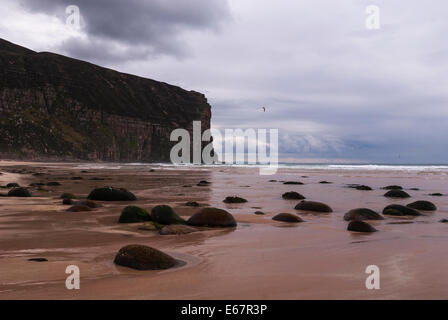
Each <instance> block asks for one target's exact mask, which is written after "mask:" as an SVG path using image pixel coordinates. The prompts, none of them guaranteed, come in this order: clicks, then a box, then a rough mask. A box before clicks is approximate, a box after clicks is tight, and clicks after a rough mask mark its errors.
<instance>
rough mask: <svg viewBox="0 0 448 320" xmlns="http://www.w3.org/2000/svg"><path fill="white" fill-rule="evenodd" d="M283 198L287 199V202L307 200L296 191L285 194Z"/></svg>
mask: <svg viewBox="0 0 448 320" xmlns="http://www.w3.org/2000/svg"><path fill="white" fill-rule="evenodd" d="M282 198H283V199H285V200H303V199H306V198H305V197H304V196H302V195H301V194H300V193H298V192H295V191H290V192H285V193H284V194H283V195H282Z"/></svg>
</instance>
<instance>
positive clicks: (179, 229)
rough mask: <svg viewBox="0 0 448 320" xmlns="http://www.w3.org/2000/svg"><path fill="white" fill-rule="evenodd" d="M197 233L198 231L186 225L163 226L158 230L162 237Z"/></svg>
mask: <svg viewBox="0 0 448 320" xmlns="http://www.w3.org/2000/svg"><path fill="white" fill-rule="evenodd" d="M196 231H198V229H196V228H193V227H190V226H186V225H179V224H178V225H171V226H165V227H163V228H162V230H160V232H159V233H160V234H161V235H162V236H168V235H181V234H189V233H193V232H196Z"/></svg>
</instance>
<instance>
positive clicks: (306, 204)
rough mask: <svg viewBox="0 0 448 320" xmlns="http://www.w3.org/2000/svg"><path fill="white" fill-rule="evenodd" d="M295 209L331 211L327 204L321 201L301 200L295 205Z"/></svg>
mask: <svg viewBox="0 0 448 320" xmlns="http://www.w3.org/2000/svg"><path fill="white" fill-rule="evenodd" d="M295 209H296V210H303V211H313V212H333V209H331V208H330V207H329V206H328V205H326V204H325V203H322V202H316V201H306V200H302V201H301V202H299V203H298V204H297V205H296V207H295Z"/></svg>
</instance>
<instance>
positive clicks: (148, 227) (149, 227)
mask: <svg viewBox="0 0 448 320" xmlns="http://www.w3.org/2000/svg"><path fill="white" fill-rule="evenodd" d="M163 227H164V225H162V224H160V223H157V222H154V221H147V222H145V223H144V224H143V225H142V226H140V227H139V228H138V229H139V230H144V231H157V230H162V228H163Z"/></svg>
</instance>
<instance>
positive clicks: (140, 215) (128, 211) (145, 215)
mask: <svg viewBox="0 0 448 320" xmlns="http://www.w3.org/2000/svg"><path fill="white" fill-rule="evenodd" d="M144 221H151V216H150V215H149V212H148V211H146V210H145V209H143V208H140V207H136V206H127V207H126V208H124V209H123V211H121V215H120V218H119V219H118V223H135V222H144Z"/></svg>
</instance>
